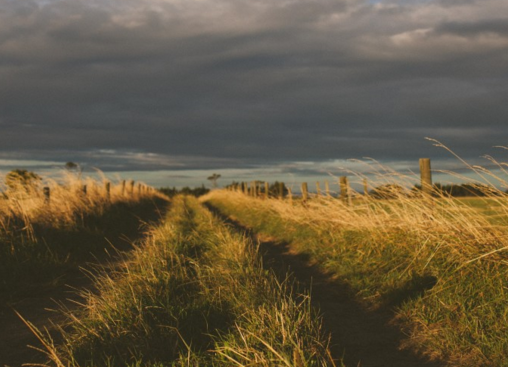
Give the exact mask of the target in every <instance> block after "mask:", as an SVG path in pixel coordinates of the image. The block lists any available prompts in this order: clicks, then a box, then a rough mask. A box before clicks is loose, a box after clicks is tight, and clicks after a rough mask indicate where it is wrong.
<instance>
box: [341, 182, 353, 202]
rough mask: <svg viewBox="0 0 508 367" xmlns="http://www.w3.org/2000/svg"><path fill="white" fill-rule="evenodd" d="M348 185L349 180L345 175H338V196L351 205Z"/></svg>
mask: <svg viewBox="0 0 508 367" xmlns="http://www.w3.org/2000/svg"><path fill="white" fill-rule="evenodd" d="M350 191H351V190H350V187H349V180H348V178H347V176H341V177H340V198H341V199H342V200H344V202H345V203H346V204H347V205H351V193H350Z"/></svg>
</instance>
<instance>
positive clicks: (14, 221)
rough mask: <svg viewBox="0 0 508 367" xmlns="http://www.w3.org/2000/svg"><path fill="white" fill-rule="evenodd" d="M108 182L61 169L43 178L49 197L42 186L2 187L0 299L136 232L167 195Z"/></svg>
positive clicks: (56, 276) (28, 288)
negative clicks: (55, 178) (51, 177)
mask: <svg viewBox="0 0 508 367" xmlns="http://www.w3.org/2000/svg"><path fill="white" fill-rule="evenodd" d="M106 183H107V181H106V180H102V181H98V180H93V179H91V178H80V177H79V176H77V175H74V174H64V176H63V177H62V178H61V179H60V180H59V181H58V182H57V181H48V182H46V183H45V186H46V187H49V189H50V198H49V200H48V199H47V198H46V197H45V195H44V192H43V187H42V185H35V184H34V185H27V186H19V187H17V188H10V189H8V190H6V191H5V193H4V195H2V196H1V198H0V257H1V259H2V261H1V264H0V294H1V295H2V303H3V302H6V301H8V299H9V298H10V297H11V296H13V295H14V294H15V293H23V292H31V291H33V289H37V288H41V285H42V284H48V285H51V284H54V283H55V282H56V281H57V280H58V279H59V278H60V277H62V275H63V274H64V273H65V271H66V270H69V269H71V268H72V267H73V266H74V265H76V264H75V262H77V261H84V260H86V259H90V257H91V256H92V255H91V254H92V253H93V254H94V255H98V254H97V250H100V249H102V248H104V247H106V245H108V243H107V241H108V240H114V239H115V238H118V237H119V236H121V235H122V233H124V234H127V233H132V232H133V230H132V229H134V231H137V230H138V227H139V222H140V220H142V219H141V217H142V216H144V215H149V212H151V211H154V210H156V209H155V205H154V204H153V202H154V201H158V202H161V201H165V200H167V199H165V197H164V195H161V194H159V193H158V192H156V191H155V190H153V189H151V188H148V187H145V188H141V189H139V186H135V187H134V189H133V190H131V186H130V185H129V184H127V185H125V188H124V185H123V183H122V182H118V183H109V188H110V190H109V194H108V192H107V190H106ZM84 186H86V193H85V192H84V190H83V187H84ZM137 215H139V216H140V217H139V218H138V217H136V216H137ZM132 226H134V228H132ZM108 237H109V238H108ZM105 238H106V239H105ZM116 242H117V241H116Z"/></svg>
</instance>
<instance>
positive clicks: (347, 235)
mask: <svg viewBox="0 0 508 367" xmlns="http://www.w3.org/2000/svg"><path fill="white" fill-rule="evenodd" d="M486 172H487V171H485V170H483V171H482V173H483V174H484V175H486V174H487V173H486ZM399 178H400V181H397V179H399ZM498 178H499V177H498ZM391 179H392V181H391V182H392V183H397V184H399V185H400V186H403V187H407V182H408V181H411V182H414V177H409V178H408V177H402V176H401V177H397V176H396V175H395V174H391ZM385 183H386V181H384V179H383V180H382V181H381V182H380V184H385ZM498 183H499V182H498ZM375 185H376V183H373V186H375ZM500 186H501V187H506V183H504V184H503V185H500ZM488 190H489V192H488V193H487V194H488V197H485V198H479V197H477V198H460V199H458V198H448V197H445V196H444V195H443V196H440V197H434V198H430V197H424V196H421V195H414V194H413V195H408V194H407V193H404V192H399V191H397V192H393V193H391V194H390V195H389V196H390V199H374V198H372V197H369V196H362V195H357V196H356V198H355V199H354V200H353V201H352V202H353V205H348V203H347V202H345V201H342V200H340V199H336V198H331V197H328V198H324V197H320V198H317V197H314V198H312V199H311V200H308V201H307V202H305V203H303V202H302V201H301V200H295V199H294V200H292V201H291V202H290V201H289V200H276V199H269V200H260V199H255V198H252V197H249V196H246V195H244V194H241V193H237V192H228V191H215V192H212V193H210V194H209V195H207V196H206V197H204V198H203V200H205V201H206V202H207V203H209V204H210V205H212V206H214V207H216V208H218V209H219V210H221V211H222V212H223V213H224V214H226V215H228V216H231V217H233V218H234V219H236V220H238V221H239V222H241V223H242V224H243V225H245V226H247V227H251V228H253V229H255V230H256V231H258V232H261V233H265V234H268V235H270V236H274V237H276V238H278V239H280V240H284V241H287V242H291V244H292V247H293V249H294V250H296V251H298V252H300V253H305V254H307V255H309V256H310V259H311V261H312V262H313V263H317V264H319V266H321V268H322V269H323V271H327V272H332V273H334V274H336V276H338V277H340V278H341V279H342V280H343V281H345V282H347V283H348V284H349V285H350V286H351V288H352V290H353V291H354V292H355V293H356V294H357V297H358V299H360V300H362V301H363V302H364V303H365V304H366V305H368V306H370V307H390V308H393V309H394V310H395V312H396V318H397V320H398V322H399V323H400V325H401V327H402V328H404V329H405V330H406V332H407V333H408V335H409V337H408V339H407V340H406V342H405V345H406V346H408V347H410V348H413V349H415V350H418V351H420V352H421V353H424V354H426V355H428V356H431V357H433V358H440V359H443V360H446V361H447V362H448V363H449V364H450V365H453V366H505V365H507V362H506V360H507V358H508V338H507V337H506V333H505V325H506V322H507V321H508V320H507V315H508V303H507V302H506V301H507V299H506V289H508V288H507V286H508V267H507V265H508V252H507V251H508V227H507V226H506V220H507V218H508V200H507V198H506V196H505V194H504V193H503V192H502V191H501V190H500V189H496V188H494V187H490V188H489V189H488Z"/></svg>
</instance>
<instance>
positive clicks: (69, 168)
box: [65, 162, 79, 171]
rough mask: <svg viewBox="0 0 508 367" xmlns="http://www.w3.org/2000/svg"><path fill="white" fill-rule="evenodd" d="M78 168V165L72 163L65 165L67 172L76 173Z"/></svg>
mask: <svg viewBox="0 0 508 367" xmlns="http://www.w3.org/2000/svg"><path fill="white" fill-rule="evenodd" d="M78 168H79V165H78V164H77V163H74V162H67V163H65V169H66V170H67V171H77V170H78Z"/></svg>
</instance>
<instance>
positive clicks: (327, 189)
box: [325, 181, 330, 197]
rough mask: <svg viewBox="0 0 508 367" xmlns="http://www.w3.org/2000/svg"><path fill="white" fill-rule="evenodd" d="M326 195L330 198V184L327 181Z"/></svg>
mask: <svg viewBox="0 0 508 367" xmlns="http://www.w3.org/2000/svg"><path fill="white" fill-rule="evenodd" d="M325 193H326V196H328V197H330V184H329V183H328V181H325Z"/></svg>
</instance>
